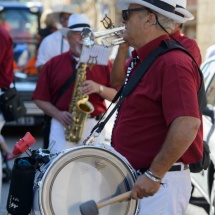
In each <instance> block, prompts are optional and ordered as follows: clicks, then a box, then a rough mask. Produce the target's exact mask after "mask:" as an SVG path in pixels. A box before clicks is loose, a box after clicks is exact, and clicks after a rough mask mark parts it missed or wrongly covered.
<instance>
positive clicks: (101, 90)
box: [99, 85, 104, 94]
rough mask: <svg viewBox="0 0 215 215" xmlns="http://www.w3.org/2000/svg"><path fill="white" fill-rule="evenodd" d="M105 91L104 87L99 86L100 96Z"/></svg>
mask: <svg viewBox="0 0 215 215" xmlns="http://www.w3.org/2000/svg"><path fill="white" fill-rule="evenodd" d="M103 91H104V87H103V86H102V85H99V94H100V93H102V92H103Z"/></svg>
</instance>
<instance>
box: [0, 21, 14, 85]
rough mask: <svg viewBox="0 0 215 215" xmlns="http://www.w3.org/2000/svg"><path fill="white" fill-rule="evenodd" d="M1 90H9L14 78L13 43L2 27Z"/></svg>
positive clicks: (0, 48)
mask: <svg viewBox="0 0 215 215" xmlns="http://www.w3.org/2000/svg"><path fill="white" fill-rule="evenodd" d="M0 41H1V42H0V43H1V44H0V88H9V87H10V84H11V82H12V81H13V78H14V73H13V42H12V39H11V37H10V35H9V33H8V32H7V31H6V30H5V29H4V27H2V26H1V25H0Z"/></svg>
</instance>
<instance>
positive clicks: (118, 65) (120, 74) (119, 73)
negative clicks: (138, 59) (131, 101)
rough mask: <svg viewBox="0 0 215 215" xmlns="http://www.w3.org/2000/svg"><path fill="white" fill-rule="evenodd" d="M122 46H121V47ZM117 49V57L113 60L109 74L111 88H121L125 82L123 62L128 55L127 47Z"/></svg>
mask: <svg viewBox="0 0 215 215" xmlns="http://www.w3.org/2000/svg"><path fill="white" fill-rule="evenodd" d="M121 46H122V45H121ZM121 46H120V47H119V49H118V53H117V56H116V58H115V60H114V63H113V66H112V72H111V85H112V86H113V87H121V86H122V85H123V83H124V81H125V76H126V71H125V61H126V58H127V53H128V46H127V47H121Z"/></svg>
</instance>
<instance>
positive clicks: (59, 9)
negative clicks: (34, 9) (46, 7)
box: [51, 4, 79, 15]
mask: <svg viewBox="0 0 215 215" xmlns="http://www.w3.org/2000/svg"><path fill="white" fill-rule="evenodd" d="M51 10H52V13H54V14H56V15H59V14H60V13H70V14H73V13H78V12H79V8H78V5H77V4H56V5H53V6H52V7H51Z"/></svg>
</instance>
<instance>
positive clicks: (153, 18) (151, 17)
mask: <svg viewBox="0 0 215 215" xmlns="http://www.w3.org/2000/svg"><path fill="white" fill-rule="evenodd" d="M156 23H157V20H156V16H155V15H154V14H152V13H151V14H150V15H149V17H148V20H147V21H146V23H145V25H144V28H145V29H146V28H148V27H149V26H151V25H155V24H156Z"/></svg>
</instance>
